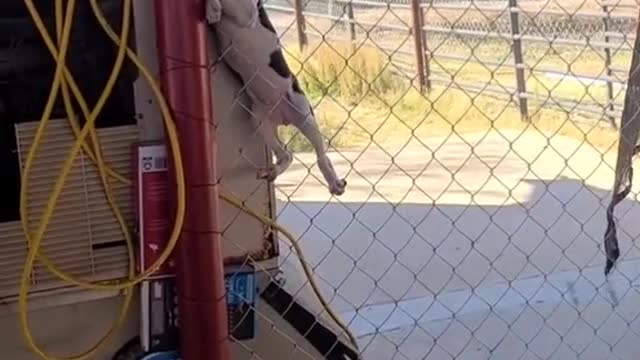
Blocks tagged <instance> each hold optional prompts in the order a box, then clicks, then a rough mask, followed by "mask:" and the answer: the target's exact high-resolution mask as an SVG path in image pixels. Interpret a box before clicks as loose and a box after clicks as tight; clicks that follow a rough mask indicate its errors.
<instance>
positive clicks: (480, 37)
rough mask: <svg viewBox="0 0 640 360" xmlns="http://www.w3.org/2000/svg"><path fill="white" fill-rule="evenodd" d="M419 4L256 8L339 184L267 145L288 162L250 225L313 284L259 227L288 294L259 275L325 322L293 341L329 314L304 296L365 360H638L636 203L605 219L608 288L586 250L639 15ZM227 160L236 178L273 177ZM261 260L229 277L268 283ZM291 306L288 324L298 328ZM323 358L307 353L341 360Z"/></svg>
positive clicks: (285, 134) (596, 258)
mask: <svg viewBox="0 0 640 360" xmlns="http://www.w3.org/2000/svg"><path fill="white" fill-rule="evenodd" d="M416 3H417V2H416ZM416 3H412V2H411V1H409V0H404V1H390V0H388V1H382V0H380V1H365V0H352V1H344V0H334V1H331V0H324V1H323V0H310V1H306V2H305V1H304V0H299V1H294V0H290V1H288V0H268V1H266V4H265V5H264V6H265V8H266V9H267V11H268V14H269V17H270V19H271V22H272V23H273V24H274V25H275V28H276V30H277V32H278V34H279V36H280V38H281V44H282V47H283V49H284V52H285V57H286V60H287V61H288V63H289V66H290V67H291V68H292V70H293V72H294V73H296V74H297V77H298V80H299V81H300V84H301V86H302V88H303V89H304V91H305V92H306V94H307V96H308V98H309V99H310V102H311V103H312V105H313V107H314V112H315V114H316V117H317V120H318V122H319V127H320V129H321V131H322V133H323V135H324V137H325V140H326V142H327V144H328V145H329V149H330V151H329V153H328V156H329V157H330V159H331V160H332V162H333V164H334V166H335V168H336V172H337V173H338V174H339V175H340V176H345V177H346V179H347V182H348V186H347V189H346V192H345V194H344V195H342V196H341V197H334V196H331V195H329V193H328V191H327V188H326V184H325V182H324V179H323V176H322V174H321V172H320V170H319V169H318V166H317V164H316V155H315V154H314V153H313V151H312V150H313V147H312V146H311V144H310V143H309V142H308V141H307V140H306V139H305V138H304V137H303V136H302V135H301V134H300V133H298V131H297V130H293V129H292V128H291V127H284V128H283V129H280V132H279V134H280V136H281V138H282V139H283V141H284V142H285V143H286V147H287V149H288V151H291V152H292V153H293V158H294V160H293V164H292V165H291V166H290V167H289V168H288V170H287V171H286V172H285V173H284V174H282V175H281V176H280V177H278V178H277V180H276V181H275V184H274V185H273V186H274V191H275V196H276V207H275V208H274V209H271V210H269V209H267V210H265V211H273V214H274V215H273V216H274V218H275V219H276V220H277V222H278V223H279V224H281V225H282V226H283V227H285V228H286V229H288V230H289V231H290V232H291V233H292V234H293V237H294V240H295V242H296V243H297V244H298V245H299V246H300V247H301V249H302V251H303V254H304V258H303V259H302V263H304V264H305V265H306V267H308V269H307V270H308V271H309V272H311V273H312V276H310V277H309V276H305V269H304V268H303V266H301V262H300V260H299V259H298V256H299V254H297V253H296V249H295V248H293V247H292V246H291V243H290V242H289V241H287V239H286V238H285V237H284V236H282V231H281V230H277V231H274V230H273V229H272V228H269V226H265V238H269V236H273V235H274V234H276V233H277V234H278V235H279V237H280V241H279V243H278V246H277V248H278V252H279V254H280V258H281V261H282V262H281V264H279V266H280V269H281V270H282V271H283V272H284V274H285V278H286V281H284V282H283V281H281V280H280V278H279V277H278V276H277V275H276V274H275V273H274V272H273V271H272V270H270V269H267V268H265V269H263V270H265V272H264V273H265V274H267V276H268V277H272V279H271V280H272V282H271V284H273V285H272V286H275V287H276V288H277V287H281V288H284V289H286V290H287V292H288V293H290V294H293V297H294V298H296V299H301V300H300V301H302V302H303V303H306V304H312V305H313V306H309V307H310V308H315V309H321V310H319V311H318V312H317V313H316V314H315V315H316V316H317V319H322V320H321V321H320V323H318V322H317V321H318V320H317V319H311V320H309V321H308V322H307V325H306V327H305V328H304V329H302V333H303V334H306V335H308V336H311V335H310V334H312V333H315V334H316V336H317V333H318V331H319V330H318V327H319V326H320V325H319V324H328V323H332V320H331V318H332V316H331V314H329V313H328V311H329V310H327V308H326V307H325V308H323V306H320V305H318V299H317V298H318V296H317V294H314V291H313V289H311V288H310V285H311V284H310V281H311V280H310V279H313V281H314V282H316V283H317V285H318V287H319V290H318V292H319V293H320V294H321V297H322V298H325V299H326V300H327V302H328V304H329V305H330V308H331V309H333V311H335V312H337V313H338V317H339V321H342V322H344V323H345V324H346V327H347V328H348V330H349V332H350V333H351V334H352V335H353V336H354V337H355V338H356V339H357V343H358V347H359V351H360V352H361V353H362V357H363V359H366V360H370V359H371V360H373V359H380V360H387V359H411V360H413V359H434V360H435V359H438V360H440V359H635V358H637V356H638V354H640V341H639V340H640V319H639V315H640V308H639V307H638V306H637V304H638V302H639V301H640V296H639V293H638V289H639V288H640V280H639V276H640V261H639V259H638V254H639V252H638V250H639V249H638V247H637V245H636V244H635V243H634V240H635V238H636V237H637V236H638V235H639V234H640V226H639V225H638V221H637V220H636V219H637V217H638V216H640V211H639V210H638V206H637V204H636V202H637V197H636V195H635V194H636V193H637V186H634V190H633V192H632V196H629V197H628V198H627V200H625V201H623V202H622V203H621V204H620V205H619V207H618V209H617V219H618V231H619V237H620V242H621V249H622V259H623V261H621V262H620V264H619V265H618V267H617V270H616V271H615V272H614V273H612V274H611V275H610V276H609V277H608V278H605V277H604V275H603V266H604V254H603V251H602V249H601V243H602V238H603V235H604V232H605V227H606V210H605V207H606V204H607V203H608V201H609V199H610V196H611V193H610V189H611V186H612V184H613V175H614V165H615V160H616V159H615V158H616V153H615V150H616V144H617V141H618V130H616V128H617V127H618V124H619V120H620V113H621V111H622V108H623V105H622V104H623V101H624V91H625V83H626V79H627V73H628V70H629V64H630V61H631V53H632V50H633V49H632V43H633V40H634V38H635V31H634V29H635V27H636V18H637V13H638V7H637V5H636V4H635V3H631V2H628V1H627V2H609V3H601V2H596V1H591V0H586V1H562V2H561V1H558V0H555V1H554V0H551V1H530V0H529V1H516V0H510V1H423V2H421V3H419V4H417V5H416ZM416 8H417V9H418V10H417V12H416V11H415V9H416ZM416 24H418V25H419V26H417V27H418V28H422V29H421V30H420V31H415V29H416ZM244 86H245V87H246V86H247V84H244ZM236 105H237V106H239V107H240V108H242V109H243V111H247V112H249V113H250V114H251V105H250V104H249V103H248V102H247V99H246V98H244V97H243V96H238V97H236V99H235V100H234V106H236ZM253 115H255V114H253ZM224 119H226V117H219V118H218V121H228V120H224ZM256 120H258V121H262V120H261V119H256ZM254 136H256V137H257V138H260V135H259V134H258V132H257V130H255V131H254ZM229 139H230V138H229ZM228 141H231V140H228ZM239 147H240V148H239V151H238V152H237V154H238V156H237V159H230V160H229V161H230V162H231V163H233V162H234V161H235V162H238V163H239V162H245V163H247V164H249V163H250V164H253V168H252V171H253V170H255V171H259V170H261V169H262V168H263V167H264V166H266V165H267V164H268V161H267V160H266V159H262V158H256V157H255V156H254V155H255V154H253V153H251V154H248V153H247V152H245V151H243V149H242V148H241V146H239ZM221 174H222V175H221V176H222V179H221V182H222V183H223V185H224V182H225V179H227V181H229V184H232V180H233V179H232V177H233V174H231V173H227V172H224V171H222V172H221ZM259 186H260V189H263V188H262V187H263V186H267V185H266V182H265V183H261V184H260V185H259ZM223 187H224V186H223ZM223 190H224V189H223ZM228 190H229V189H226V190H224V191H228ZM257 191H259V189H258V188H256V189H255V192H257ZM252 194H253V192H252V191H249V192H248V193H245V194H242V195H238V194H237V193H236V195H237V196H239V197H242V198H243V199H248V198H250V197H251V196H252ZM265 203H266V202H265ZM265 203H255V204H253V206H258V207H260V206H263V205H264V204H265ZM244 216H246V215H242V213H241V211H238V218H232V219H228V221H226V222H225V223H227V224H235V225H229V226H238V227H242V226H245V224H246V221H248V220H246V219H245V218H244ZM228 229H229V228H225V229H223V237H225V232H228V231H230V230H228ZM267 243H268V242H267ZM265 249H266V250H265V251H264V252H262V253H259V254H249V255H247V256H244V257H239V258H238V259H236V260H237V261H236V262H244V263H245V264H252V265H253V266H263V265H261V262H260V261H261V260H262V258H264V257H268V254H269V252H270V251H272V250H273V249H272V248H271V247H270V245H269V246H266V248H265ZM262 290H264V289H262ZM272 290H273V289H272ZM294 305H295V304H294V303H291V304H289V306H283V307H282V308H281V310H282V314H283V316H285V317H286V316H294V317H296V316H297V317H301V316H302V315H300V313H299V312H297V311H299V309H298V308H296V306H294ZM296 309H297V310H296ZM254 310H255V311H256V313H257V314H258V316H263V317H265V318H266V317H267V316H266V315H264V312H263V311H262V310H260V309H258V308H256V309H254ZM287 314H289V315H287ZM271 324H272V326H271V327H270V328H269V329H268V330H269V331H272V332H273V333H274V334H276V333H277V334H278V336H280V337H284V336H285V335H283V334H284V331H283V330H282V329H279V325H276V324H277V323H276V322H272V323H271ZM334 325H335V324H334ZM334 327H335V328H339V326H334ZM340 339H342V342H343V343H345V344H348V335H347V334H345V332H342V333H341V335H340ZM337 340H338V339H335V338H330V337H327V338H325V341H324V343H323V345H322V346H321V348H322V349H323V350H322V351H320V350H319V351H320V352H324V353H328V354H329V355H326V358H329V359H334V358H335V359H337V358H338V357H336V356H337V355H336V353H335V352H332V351H337V350H336V349H338V348H340V347H341V346H342V345H340V342H338V341H337ZM286 342H289V343H291V345H292V349H293V350H292V355H291V357H290V358H295V359H299V358H312V357H311V355H308V354H306V353H304V354H303V351H302V348H301V347H298V346H297V345H298V344H296V340H295V339H293V338H287V340H286ZM246 350H247V352H248V353H251V354H254V356H256V357H257V358H260V355H259V352H258V351H256V349H255V348H252V347H251V346H250V345H246Z"/></svg>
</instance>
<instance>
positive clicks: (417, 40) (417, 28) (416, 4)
mask: <svg viewBox="0 0 640 360" xmlns="http://www.w3.org/2000/svg"><path fill="white" fill-rule="evenodd" d="M411 13H412V15H413V16H412V18H413V24H412V25H413V26H412V30H413V40H414V45H415V56H416V70H417V73H418V83H419V85H420V91H421V92H424V90H425V88H426V86H427V81H426V73H425V70H424V49H423V48H422V45H423V41H422V36H423V35H424V31H423V29H422V28H423V25H422V20H421V19H422V16H421V13H422V11H421V9H420V0H411Z"/></svg>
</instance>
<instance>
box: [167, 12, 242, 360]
mask: <svg viewBox="0 0 640 360" xmlns="http://www.w3.org/2000/svg"><path fill="white" fill-rule="evenodd" d="M155 15H156V28H157V45H158V55H159V63H160V72H161V80H162V88H163V92H164V94H165V96H166V97H167V101H168V103H169V105H170V107H171V109H172V111H173V115H174V119H175V122H176V126H177V128H178V134H179V139H180V143H181V150H182V156H183V161H184V168H185V178H186V184H187V200H186V201H187V202H186V206H187V208H186V218H185V223H184V227H183V230H182V236H181V239H180V243H179V245H178V247H177V250H176V260H177V262H176V265H177V269H176V271H177V287H178V307H179V308H178V309H179V323H180V329H181V330H180V332H181V334H180V351H181V357H182V359H184V360H228V359H229V358H230V348H229V336H228V325H227V321H228V320H227V308H226V299H225V286H224V268H223V257H222V244H221V237H220V232H219V230H218V222H219V220H218V188H217V185H216V182H217V178H216V165H215V163H216V150H217V149H216V139H215V129H214V123H213V121H214V119H213V109H212V104H211V82H210V76H209V71H208V67H207V64H208V63H209V61H208V60H209V59H208V57H209V56H208V51H207V26H206V23H205V19H204V0H155ZM185 64H192V65H193V66H185ZM170 188H171V189H174V188H175V186H174V187H170ZM173 198H175V194H174V196H173Z"/></svg>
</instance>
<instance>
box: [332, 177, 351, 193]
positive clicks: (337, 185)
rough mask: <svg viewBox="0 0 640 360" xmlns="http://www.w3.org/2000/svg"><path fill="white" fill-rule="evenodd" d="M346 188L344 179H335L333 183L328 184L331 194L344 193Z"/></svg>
mask: <svg viewBox="0 0 640 360" xmlns="http://www.w3.org/2000/svg"><path fill="white" fill-rule="evenodd" d="M346 188H347V181H346V180H344V179H342V180H337V181H335V182H334V183H333V184H331V186H329V192H330V193H331V195H335V196H340V195H342V194H344V191H345V189H346Z"/></svg>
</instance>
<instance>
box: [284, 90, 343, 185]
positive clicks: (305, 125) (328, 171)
mask: <svg viewBox="0 0 640 360" xmlns="http://www.w3.org/2000/svg"><path fill="white" fill-rule="evenodd" d="M289 98H290V100H291V103H290V104H289V105H290V106H289V108H290V111H287V112H286V114H287V115H289V117H288V120H289V122H290V123H291V124H292V125H294V126H295V127H297V128H298V130H300V132H301V133H302V135H304V136H305V137H306V138H307V139H308V140H309V142H310V143H311V145H312V146H313V149H314V150H315V153H316V160H317V162H318V168H320V172H322V176H323V177H324V179H325V181H326V182H327V184H328V186H329V192H330V193H331V194H332V195H337V196H340V195H342V194H344V191H345V188H346V187H347V181H346V180H344V179H340V178H338V175H337V174H336V171H335V169H334V168H333V164H332V163H331V159H329V157H328V156H327V151H326V147H325V142H324V139H323V138H322V134H321V132H320V129H319V127H318V122H317V120H316V118H315V115H314V114H313V110H312V109H311V105H310V104H309V102H308V101H307V99H306V97H305V96H304V95H303V94H301V93H299V92H296V91H293V92H291V94H290V96H289ZM303 109H305V110H304V111H303Z"/></svg>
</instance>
